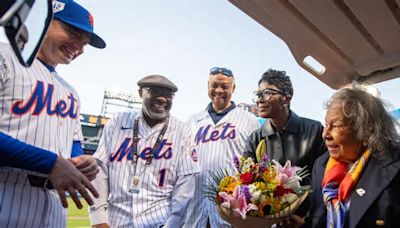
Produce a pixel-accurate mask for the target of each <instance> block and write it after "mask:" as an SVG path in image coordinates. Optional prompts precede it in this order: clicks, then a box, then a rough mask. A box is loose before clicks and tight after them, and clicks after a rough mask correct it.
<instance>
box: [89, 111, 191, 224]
mask: <svg viewBox="0 0 400 228" xmlns="http://www.w3.org/2000/svg"><path fill="white" fill-rule="evenodd" d="M135 119H138V120H139V125H138V126H139V129H138V138H139V141H138V144H137V148H138V150H137V152H138V159H137V167H136V175H137V176H139V177H140V178H141V183H142V186H141V188H140V191H139V193H130V192H129V191H128V188H129V187H130V175H132V174H131V172H130V169H131V165H132V141H133V140H132V138H133V128H134V120H135ZM163 126H164V123H161V124H157V125H155V126H153V127H150V126H148V125H147V123H146V122H145V120H144V118H143V114H142V111H141V110H138V111H131V112H124V113H119V114H117V115H116V116H114V117H113V118H112V119H111V120H110V121H109V123H108V124H107V125H106V127H105V128H104V131H103V135H102V137H101V139H100V143H99V147H98V149H97V151H96V152H95V154H94V156H95V157H96V158H97V159H98V160H99V161H100V163H103V164H105V167H106V169H108V171H106V172H105V173H108V180H107V178H104V180H100V179H99V180H96V181H94V182H93V184H94V185H95V187H96V188H97V189H104V188H105V187H106V188H107V186H108V189H106V190H105V192H106V194H107V197H105V198H104V199H103V200H101V199H100V200H99V199H97V200H95V205H94V206H93V207H91V209H92V208H93V209H95V208H99V207H100V208H101V207H104V208H105V209H104V210H102V209H100V210H98V211H100V213H98V211H97V212H94V211H92V210H91V213H96V215H91V218H93V217H95V218H98V217H106V218H107V219H106V220H104V221H103V222H105V223H108V224H109V225H110V227H158V226H160V225H163V224H165V222H166V220H167V219H168V217H169V216H171V203H172V202H171V201H172V200H171V199H172V194H173V193H174V191H179V188H178V189H175V184H176V181H177V178H178V177H179V176H184V175H188V174H194V173H198V172H199V168H198V164H197V162H196V161H197V157H196V154H195V151H194V152H193V151H191V147H190V145H191V144H190V141H191V133H190V129H189V128H188V127H187V126H186V125H184V124H183V123H182V122H180V121H179V120H177V119H176V118H174V117H172V116H170V118H169V124H168V128H167V129H166V132H165V134H164V137H163V139H162V141H161V144H160V146H158V147H157V148H155V151H154V152H153V155H154V157H153V159H152V162H151V164H149V165H148V166H147V168H145V166H146V159H147V157H148V156H149V155H150V153H151V152H152V149H153V146H154V144H155V142H156V141H157V137H158V136H159V133H160V131H161V129H162V128H163ZM101 179H102V178H101ZM101 181H102V182H101ZM101 201H103V202H101ZM185 209H186V208H185ZM96 220H98V219H96ZM92 224H96V223H94V222H93V219H92Z"/></svg>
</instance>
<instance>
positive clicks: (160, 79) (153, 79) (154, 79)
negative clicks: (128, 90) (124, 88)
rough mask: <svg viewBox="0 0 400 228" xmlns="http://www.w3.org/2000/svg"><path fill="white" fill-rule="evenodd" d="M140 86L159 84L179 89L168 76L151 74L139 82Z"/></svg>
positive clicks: (173, 89) (175, 89)
mask: <svg viewBox="0 0 400 228" xmlns="http://www.w3.org/2000/svg"><path fill="white" fill-rule="evenodd" d="M137 84H138V86H139V87H145V86H159V87H164V88H168V89H171V90H172V91H174V92H176V91H178V87H176V85H175V84H174V83H172V82H171V81H170V80H169V79H168V78H166V77H164V76H162V75H149V76H146V77H144V78H142V79H140V80H139V81H138V82H137Z"/></svg>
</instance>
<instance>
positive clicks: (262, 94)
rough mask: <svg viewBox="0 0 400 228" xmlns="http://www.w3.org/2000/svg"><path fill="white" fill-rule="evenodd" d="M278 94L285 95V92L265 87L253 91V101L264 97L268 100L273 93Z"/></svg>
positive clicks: (255, 101)
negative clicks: (261, 89)
mask: <svg viewBox="0 0 400 228" xmlns="http://www.w3.org/2000/svg"><path fill="white" fill-rule="evenodd" d="M277 94H281V95H285V93H284V92H282V91H280V90H277V89H264V90H263V91H261V92H259V91H254V93H253V102H254V103H257V102H258V100H259V99H260V98H261V97H262V98H263V99H264V100H266V101H268V100H269V99H271V97H272V96H273V95H277Z"/></svg>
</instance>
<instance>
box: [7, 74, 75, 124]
mask: <svg viewBox="0 0 400 228" xmlns="http://www.w3.org/2000/svg"><path fill="white" fill-rule="evenodd" d="M44 87H45V85H44V83H43V82H42V81H37V82H36V87H35V89H34V90H33V93H32V95H31V96H30V98H29V99H28V100H27V101H26V102H25V103H24V101H23V100H17V101H14V103H13V105H12V107H11V110H12V112H13V113H14V114H15V115H23V114H25V113H27V112H29V111H31V114H32V115H40V113H41V112H42V111H43V110H44V109H45V110H46V112H47V114H48V115H50V116H51V115H57V116H60V117H62V118H65V117H67V116H68V117H71V118H72V119H75V118H76V117H77V116H78V103H77V99H76V98H75V97H74V95H73V94H72V93H70V95H69V96H68V97H67V98H68V101H65V100H62V99H60V100H58V101H56V105H55V106H54V107H53V108H52V107H51V101H52V98H53V93H54V85H52V84H48V85H47V88H44ZM46 90H47V92H46V93H45V92H44V91H46Z"/></svg>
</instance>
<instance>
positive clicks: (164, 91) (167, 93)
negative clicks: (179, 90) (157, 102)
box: [142, 87, 175, 99]
mask: <svg viewBox="0 0 400 228" xmlns="http://www.w3.org/2000/svg"><path fill="white" fill-rule="evenodd" d="M142 89H144V90H147V92H148V93H150V94H151V95H152V96H155V97H165V98H168V99H172V98H174V96H175V92H173V91H172V90H170V89H168V88H164V87H143V88H142Z"/></svg>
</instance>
